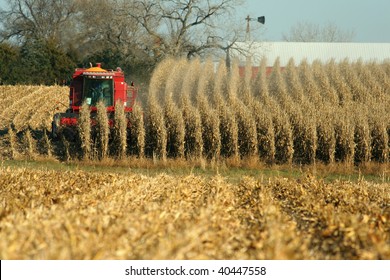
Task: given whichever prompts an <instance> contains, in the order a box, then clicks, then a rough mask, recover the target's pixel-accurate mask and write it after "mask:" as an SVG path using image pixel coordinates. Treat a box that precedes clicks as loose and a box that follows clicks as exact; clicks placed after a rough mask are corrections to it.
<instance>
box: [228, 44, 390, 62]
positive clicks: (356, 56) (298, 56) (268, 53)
mask: <svg viewBox="0 0 390 280" xmlns="http://www.w3.org/2000/svg"><path fill="white" fill-rule="evenodd" d="M247 56H250V57H251V58H252V65H253V66H255V65H259V64H260V61H261V59H262V58H263V57H265V58H266V59H267V66H268V67H272V65H273V64H274V62H275V60H276V59H277V58H278V57H279V59H280V66H281V67H284V66H286V65H287V63H288V61H289V60H290V59H291V58H293V59H294V62H295V63H296V64H298V63H300V62H301V61H302V60H304V59H306V60H307V62H308V63H312V62H313V61H314V60H320V61H322V62H324V63H326V62H328V61H329V60H331V59H335V60H336V61H337V62H339V61H342V60H345V59H348V60H349V61H350V62H353V61H357V60H362V61H363V62H372V61H376V62H383V61H386V60H390V43H308V42H236V43H235V44H234V46H233V48H232V49H231V50H230V59H231V60H233V59H235V58H238V59H239V61H240V64H241V65H242V64H245V62H246V57H247Z"/></svg>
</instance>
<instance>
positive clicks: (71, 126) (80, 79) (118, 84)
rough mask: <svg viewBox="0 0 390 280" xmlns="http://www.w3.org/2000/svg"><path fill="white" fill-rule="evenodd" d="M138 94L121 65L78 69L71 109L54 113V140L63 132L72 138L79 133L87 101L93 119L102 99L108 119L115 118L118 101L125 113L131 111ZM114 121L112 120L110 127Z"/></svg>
mask: <svg viewBox="0 0 390 280" xmlns="http://www.w3.org/2000/svg"><path fill="white" fill-rule="evenodd" d="M136 96H137V89H136V88H135V87H134V85H133V83H131V85H130V86H129V85H128V84H127V83H126V81H125V74H124V72H123V71H122V70H121V69H120V68H119V67H118V68H117V69H116V70H115V71H114V70H105V69H102V68H101V64H100V63H97V65H96V67H90V68H77V69H76V70H75V72H74V73H73V77H72V82H71V84H70V91H69V108H68V109H67V110H66V112H65V113H57V114H55V115H54V118H53V122H52V131H51V135H52V137H53V138H54V139H58V138H59V136H60V135H61V134H62V135H64V136H66V137H67V138H73V137H74V135H75V133H77V123H78V117H79V112H80V109H81V105H82V104H83V103H84V102H87V104H88V105H89V106H90V108H91V118H92V119H93V118H94V117H95V116H96V112H97V109H96V105H97V103H98V102H99V101H103V103H104V104H105V106H106V108H107V114H108V115H109V119H110V120H112V119H113V116H114V113H115V104H116V103H117V102H119V101H120V102H123V104H124V107H125V112H131V111H132V106H133V105H134V102H135V98H136ZM92 123H93V122H92ZM112 124H113V122H112V121H110V125H111V126H112Z"/></svg>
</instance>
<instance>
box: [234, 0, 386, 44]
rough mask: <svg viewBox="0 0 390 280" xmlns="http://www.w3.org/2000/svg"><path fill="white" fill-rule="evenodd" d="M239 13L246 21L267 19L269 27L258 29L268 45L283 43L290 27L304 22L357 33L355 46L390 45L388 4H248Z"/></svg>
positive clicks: (376, 0) (289, 0)
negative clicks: (359, 44) (365, 43)
mask: <svg viewBox="0 0 390 280" xmlns="http://www.w3.org/2000/svg"><path fill="white" fill-rule="evenodd" d="M239 13H240V14H242V16H243V17H244V18H245V16H247V15H248V14H249V15H250V16H251V17H257V16H263V15H264V16H265V17H266V24H265V26H260V27H259V28H264V33H263V35H262V37H263V39H265V40H267V41H281V40H282V34H283V33H288V32H289V31H290V28H291V26H293V25H294V24H296V23H297V22H299V21H305V22H310V23H315V24H320V25H323V24H326V23H333V24H335V25H336V26H338V27H339V28H340V29H341V30H347V31H354V33H355V37H354V41H356V42H387V43H390V1H389V0H369V1H367V0H268V1H262V0H246V4H245V5H244V8H243V9H242V11H239ZM243 24H245V20H244V19H243ZM255 25H256V23H252V24H251V28H255Z"/></svg>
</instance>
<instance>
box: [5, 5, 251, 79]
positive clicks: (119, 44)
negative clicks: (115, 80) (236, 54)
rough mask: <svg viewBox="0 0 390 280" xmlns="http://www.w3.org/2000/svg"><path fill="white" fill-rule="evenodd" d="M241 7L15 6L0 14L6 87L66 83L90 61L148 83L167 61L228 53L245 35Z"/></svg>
mask: <svg viewBox="0 0 390 280" xmlns="http://www.w3.org/2000/svg"><path fill="white" fill-rule="evenodd" d="M242 3H243V1H241V0H157V1H156V0H9V1H8V4H7V6H6V7H4V8H3V9H1V10H0V83H2V84H45V85H51V84H61V83H63V81H64V80H67V79H69V78H70V77H71V75H72V72H73V70H74V68H76V67H85V66H88V65H89V63H90V62H101V63H102V64H103V66H104V68H107V69H110V68H111V69H115V68H116V67H117V66H120V67H121V68H122V69H123V70H124V71H126V72H127V73H130V75H131V76H132V79H134V80H136V81H139V82H145V81H147V80H148V78H149V76H150V74H151V72H152V70H153V68H154V66H155V65H156V64H157V63H158V62H159V61H161V60H162V59H164V58H165V57H168V56H175V57H181V56H184V57H188V58H191V57H196V56H207V55H210V54H211V53H215V52H222V53H223V52H226V51H227V50H228V48H229V47H230V46H231V44H233V43H234V42H235V41H237V40H240V38H242V37H244V35H245V34H244V32H242V30H240V26H238V25H235V23H234V20H232V19H233V18H234V12H235V8H237V6H239V5H241V4H242ZM227 42H228V43H227ZM229 44H230V45H229Z"/></svg>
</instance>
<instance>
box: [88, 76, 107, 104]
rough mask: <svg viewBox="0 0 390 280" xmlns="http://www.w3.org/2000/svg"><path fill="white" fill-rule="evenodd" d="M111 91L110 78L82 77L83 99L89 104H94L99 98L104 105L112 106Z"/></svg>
mask: <svg viewBox="0 0 390 280" xmlns="http://www.w3.org/2000/svg"><path fill="white" fill-rule="evenodd" d="M113 92H114V91H113V80H112V79H99V78H93V79H91V78H87V77H85V78H84V91H83V93H84V94H83V101H84V100H86V101H87V103H88V105H90V106H96V104H97V103H98V102H99V101H100V100H102V101H103V103H104V105H105V106H106V107H107V106H113V103H114V102H113V101H114V100H113V95H114V94H113Z"/></svg>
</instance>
